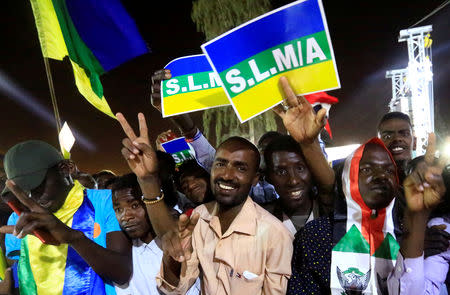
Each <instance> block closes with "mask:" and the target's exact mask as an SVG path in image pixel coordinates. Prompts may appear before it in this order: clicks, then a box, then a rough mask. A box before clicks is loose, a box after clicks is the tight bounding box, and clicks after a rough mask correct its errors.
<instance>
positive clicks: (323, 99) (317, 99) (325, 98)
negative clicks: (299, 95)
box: [305, 91, 339, 104]
mask: <svg viewBox="0 0 450 295" xmlns="http://www.w3.org/2000/svg"><path fill="white" fill-rule="evenodd" d="M305 98H306V100H307V101H309V103H310V104H315V103H328V104H336V103H338V102H339V99H337V97H334V96H331V95H329V94H328V93H326V92H324V91H321V92H316V93H313V94H307V95H305Z"/></svg>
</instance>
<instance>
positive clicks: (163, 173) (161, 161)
mask: <svg viewBox="0 0 450 295" xmlns="http://www.w3.org/2000/svg"><path fill="white" fill-rule="evenodd" d="M156 157H157V158H158V166H159V179H160V180H161V189H162V190H163V192H164V202H165V203H166V204H167V206H169V208H172V207H173V206H175V205H176V204H177V201H178V193H177V192H176V190H175V184H174V180H173V179H174V175H175V160H174V159H173V157H172V156H171V155H170V154H168V153H165V152H162V151H156Z"/></svg>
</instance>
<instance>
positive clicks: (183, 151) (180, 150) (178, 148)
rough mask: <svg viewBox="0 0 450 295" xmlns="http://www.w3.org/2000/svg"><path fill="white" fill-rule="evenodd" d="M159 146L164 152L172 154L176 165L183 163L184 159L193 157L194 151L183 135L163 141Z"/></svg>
mask: <svg viewBox="0 0 450 295" xmlns="http://www.w3.org/2000/svg"><path fill="white" fill-rule="evenodd" d="M161 146H162V148H163V149H164V150H165V151H166V153H169V154H171V155H172V158H173V159H174V160H175V165H176V166H177V167H178V166H180V165H181V164H183V162H184V161H187V160H192V159H195V152H194V151H193V149H192V148H191V147H190V146H189V144H188V143H187V142H186V140H185V139H184V137H178V138H175V139H173V140H171V141H167V142H164V143H162V144H161Z"/></svg>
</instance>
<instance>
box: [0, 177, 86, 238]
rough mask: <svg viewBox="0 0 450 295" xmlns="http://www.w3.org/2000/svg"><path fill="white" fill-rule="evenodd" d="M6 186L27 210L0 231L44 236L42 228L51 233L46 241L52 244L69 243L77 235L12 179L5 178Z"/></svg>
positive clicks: (18, 236) (20, 235)
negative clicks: (11, 224) (13, 223)
mask: <svg viewBox="0 0 450 295" xmlns="http://www.w3.org/2000/svg"><path fill="white" fill-rule="evenodd" d="M6 186H7V187H8V188H9V189H10V191H11V192H12V193H13V194H14V195H15V196H16V198H17V199H18V200H19V202H20V203H22V204H23V205H24V206H25V207H26V208H27V209H28V210H29V212H22V213H21V214H20V216H19V219H18V220H17V223H16V225H15V226H2V227H1V228H0V232H1V233H9V234H13V235H15V236H17V238H19V239H22V238H24V237H25V236H26V235H29V234H34V233H36V235H38V234H41V236H44V235H43V233H42V230H44V231H46V232H47V233H50V234H51V237H49V238H48V239H47V241H46V243H48V244H54V245H59V244H62V243H65V244H70V243H71V242H72V240H73V239H74V238H76V237H77V235H76V234H75V233H76V232H77V231H76V230H73V229H72V228H70V227H68V226H67V225H65V224H64V223H62V222H61V221H60V220H59V219H58V218H56V217H55V215H53V214H52V213H51V212H49V211H48V210H47V209H45V208H44V207H42V206H41V205H39V204H38V203H37V202H36V201H35V200H34V199H32V198H30V197H28V195H27V194H26V193H25V192H24V191H23V190H22V189H21V188H20V187H18V186H17V185H16V184H15V183H14V181H12V180H7V181H6Z"/></svg>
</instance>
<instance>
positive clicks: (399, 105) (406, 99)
mask: <svg viewBox="0 0 450 295" xmlns="http://www.w3.org/2000/svg"><path fill="white" fill-rule="evenodd" d="M407 73H408V70H407V69H401V70H391V71H386V78H392V98H391V101H390V102H389V111H391V112H402V113H405V114H408V115H409V116H410V117H412V113H411V104H410V102H411V92H410V91H409V88H408V86H407V83H406V76H407Z"/></svg>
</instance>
